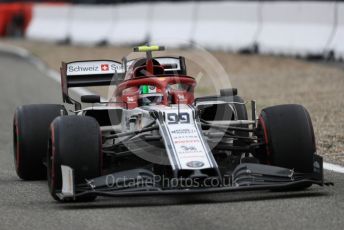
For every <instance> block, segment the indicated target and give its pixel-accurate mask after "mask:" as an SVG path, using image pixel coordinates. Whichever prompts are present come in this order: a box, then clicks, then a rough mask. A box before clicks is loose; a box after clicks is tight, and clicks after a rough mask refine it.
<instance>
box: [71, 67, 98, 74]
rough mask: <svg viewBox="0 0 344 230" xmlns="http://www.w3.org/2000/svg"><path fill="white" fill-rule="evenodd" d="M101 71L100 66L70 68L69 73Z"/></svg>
mask: <svg viewBox="0 0 344 230" xmlns="http://www.w3.org/2000/svg"><path fill="white" fill-rule="evenodd" d="M90 71H92V72H93V71H99V66H78V65H77V66H68V72H71V73H72V72H90Z"/></svg>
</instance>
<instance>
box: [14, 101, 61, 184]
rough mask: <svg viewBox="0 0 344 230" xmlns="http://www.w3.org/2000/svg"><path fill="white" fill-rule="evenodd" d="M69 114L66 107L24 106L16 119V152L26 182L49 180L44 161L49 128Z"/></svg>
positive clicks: (20, 170)
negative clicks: (58, 119) (62, 114)
mask: <svg viewBox="0 0 344 230" xmlns="http://www.w3.org/2000/svg"><path fill="white" fill-rule="evenodd" d="M61 110H63V111H64V113H67V112H66V109H65V108H64V106H63V105H54V104H51V105H50V104H42V105H23V106H20V107H18V108H17V109H16V112H15V114H14V119H13V150H14V151H13V152H14V162H15V168H16V172H17V175H18V176H19V177H20V178H21V179H23V180H40V179H45V178H46V175H47V174H46V168H45V166H44V165H43V160H44V158H45V157H46V153H47V149H48V139H49V125H50V123H51V122H52V121H53V120H54V119H55V118H56V117H58V116H60V114H61Z"/></svg>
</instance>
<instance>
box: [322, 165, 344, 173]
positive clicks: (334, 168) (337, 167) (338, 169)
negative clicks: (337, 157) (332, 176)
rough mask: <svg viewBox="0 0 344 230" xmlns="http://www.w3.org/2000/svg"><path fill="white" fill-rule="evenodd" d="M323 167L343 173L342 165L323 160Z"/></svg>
mask: <svg viewBox="0 0 344 230" xmlns="http://www.w3.org/2000/svg"><path fill="white" fill-rule="evenodd" d="M323 167H324V169H326V170H329V171H333V172H337V173H344V167H343V166H340V165H335V164H331V163H327V162H324V163H323Z"/></svg>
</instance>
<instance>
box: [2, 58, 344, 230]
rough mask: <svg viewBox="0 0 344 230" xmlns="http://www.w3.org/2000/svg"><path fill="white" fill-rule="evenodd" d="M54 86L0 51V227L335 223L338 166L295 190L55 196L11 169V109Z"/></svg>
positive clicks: (339, 223) (342, 182)
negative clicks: (86, 199)
mask: <svg viewBox="0 0 344 230" xmlns="http://www.w3.org/2000/svg"><path fill="white" fill-rule="evenodd" d="M60 102H61V93H60V86H59V85H58V84H57V83H56V82H55V81H53V80H51V79H50V78H48V77H46V76H45V75H44V74H43V73H42V72H40V71H39V70H38V69H37V68H36V67H35V66H34V65H32V64H31V63H29V62H28V61H27V60H24V59H21V58H18V57H14V56H8V55H4V54H1V53H0V230H6V229H37V230H39V229H74V230H75V229H85V230H86V229H92V230H94V229H150V230H154V229H312V230H314V229H343V226H344V174H337V173H333V172H326V174H325V177H326V179H327V180H329V181H333V182H334V183H335V186H333V187H319V186H313V187H311V188H310V189H309V190H307V191H303V192H245V193H231V194H229V193H227V194H203V195H188V196H159V197H129V198H111V199H110V198H101V199H97V201H96V202H93V203H78V204H60V203H57V202H55V201H53V200H52V198H51V197H50V195H49V194H48V188H47V185H46V182H45V181H36V182H26V181H21V180H19V179H18V177H17V176H16V174H15V171H14V166H13V156H12V154H13V151H12V115H13V112H14V110H15V108H16V107H17V106H19V105H22V104H29V103H60Z"/></svg>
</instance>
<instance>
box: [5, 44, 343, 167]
mask: <svg viewBox="0 0 344 230" xmlns="http://www.w3.org/2000/svg"><path fill="white" fill-rule="evenodd" d="M0 51H2V52H5V53H10V54H14V55H18V56H20V57H22V58H26V59H28V60H30V61H31V62H32V63H33V64H34V65H35V66H36V67H37V68H38V69H40V70H41V71H43V72H45V73H46V74H47V76H48V77H50V78H51V79H53V80H54V81H56V82H58V83H60V82H61V79H60V74H59V73H58V72H57V71H56V70H53V69H51V68H49V67H48V66H47V65H46V64H44V62H43V61H42V60H40V59H39V58H37V57H35V56H34V55H32V54H31V53H30V52H29V51H28V50H26V49H23V48H20V47H16V46H9V45H2V44H0ZM71 90H72V91H73V92H74V93H75V94H78V95H88V94H93V93H92V92H91V91H89V90H88V89H85V88H72V89H71ZM102 100H104V99H102ZM323 167H324V169H326V170H329V171H333V172H337V173H344V167H343V166H340V165H336V164H331V163H327V162H324V163H323Z"/></svg>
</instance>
